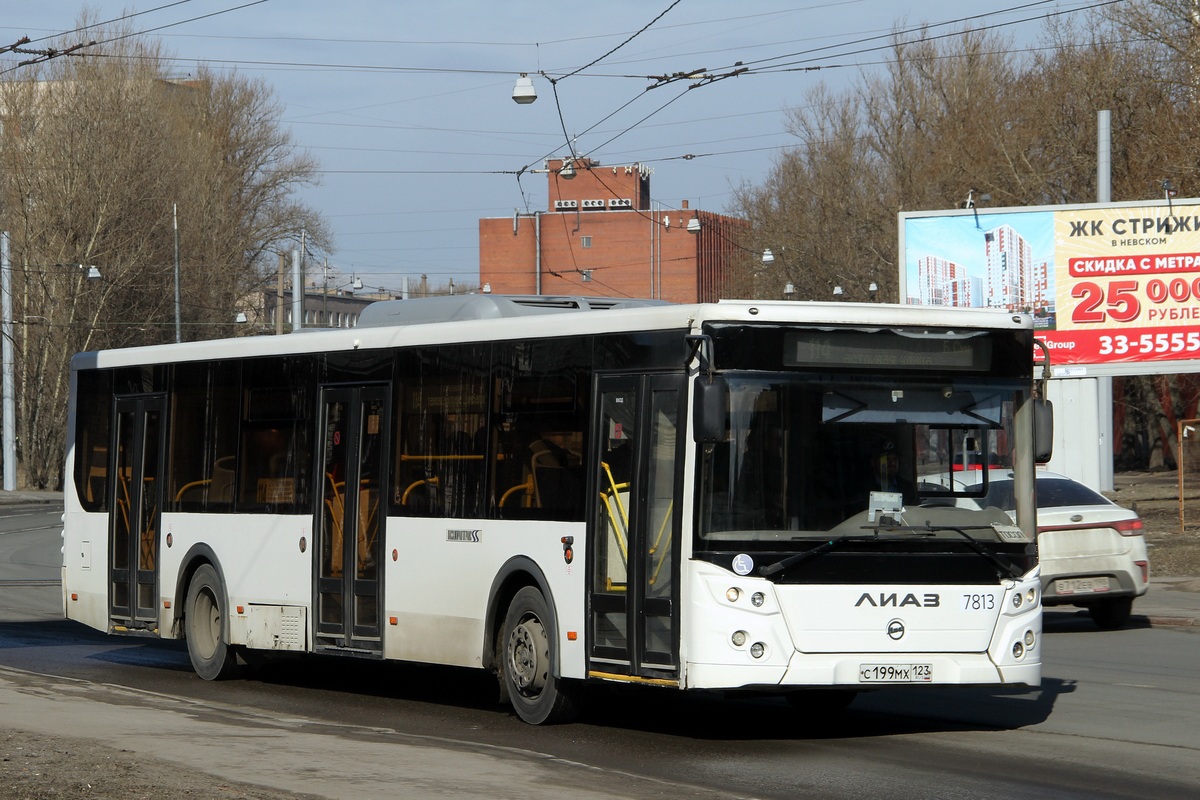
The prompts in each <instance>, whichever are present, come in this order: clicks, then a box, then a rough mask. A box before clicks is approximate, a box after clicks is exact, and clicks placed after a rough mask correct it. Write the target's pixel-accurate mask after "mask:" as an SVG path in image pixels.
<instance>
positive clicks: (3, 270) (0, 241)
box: [0, 231, 17, 492]
mask: <svg viewBox="0 0 1200 800" xmlns="http://www.w3.org/2000/svg"><path fill="white" fill-rule="evenodd" d="M12 313H13V312H12V265H11V264H10V263H9V262H8V231H4V232H3V233H0V315H2V318H3V330H0V337H2V338H3V339H4V343H3V345H2V346H0V349H2V350H3V358H4V365H3V372H4V377H3V381H2V383H3V395H4V398H3V404H4V421H3V426H4V431H3V433H4V491H6V492H11V491H13V490H14V489H16V488H17V426H16V417H17V407H16V398H15V397H14V396H13V395H14V393H15V392H14V388H15V387H14V381H13V318H12Z"/></svg>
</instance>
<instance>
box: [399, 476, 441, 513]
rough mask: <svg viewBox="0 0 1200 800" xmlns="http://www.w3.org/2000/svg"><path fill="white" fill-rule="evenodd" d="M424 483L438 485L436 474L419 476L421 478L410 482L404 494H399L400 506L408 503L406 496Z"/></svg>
mask: <svg viewBox="0 0 1200 800" xmlns="http://www.w3.org/2000/svg"><path fill="white" fill-rule="evenodd" d="M425 484H429V485H430V486H437V485H438V479H437V476H436V475H434V476H433V477H432V478H421V480H419V481H413V482H412V483H410V484H409V486H408V488H407V489H405V490H404V494H403V495H401V496H400V505H402V506H406V505H408V496H409V495H410V494H412V493H413V491H415V490H416V489H417V488H418V487H420V486H424V485H425Z"/></svg>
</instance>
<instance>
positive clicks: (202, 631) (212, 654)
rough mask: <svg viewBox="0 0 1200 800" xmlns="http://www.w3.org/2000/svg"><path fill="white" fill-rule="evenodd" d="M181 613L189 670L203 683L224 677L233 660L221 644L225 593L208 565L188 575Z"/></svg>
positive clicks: (222, 642)
mask: <svg viewBox="0 0 1200 800" xmlns="http://www.w3.org/2000/svg"><path fill="white" fill-rule="evenodd" d="M184 613H185V616H184V618H183V629H184V638H186V639H187V649H188V657H189V658H190V659H191V661H192V669H194V670H195V671H196V674H197V675H199V676H200V677H201V678H203V679H204V680H206V681H215V680H219V679H221V678H228V677H229V676H230V675H232V674H233V671H234V668H235V667H236V666H237V659H236V658H235V657H234V654H233V648H231V647H230V646H229V645H228V644H227V643H226V642H225V638H224V627H225V626H224V623H225V613H226V612H225V593H224V592H223V591H222V588H221V579H220V577H218V575H217V571H216V570H215V569H213V568H212V566H210V565H208V564H204V565H202V566H201V567H200V568H199V569H197V570H196V572H195V574H194V575H192V581H191V583H189V584H188V593H187V603H186V604H185V606H184Z"/></svg>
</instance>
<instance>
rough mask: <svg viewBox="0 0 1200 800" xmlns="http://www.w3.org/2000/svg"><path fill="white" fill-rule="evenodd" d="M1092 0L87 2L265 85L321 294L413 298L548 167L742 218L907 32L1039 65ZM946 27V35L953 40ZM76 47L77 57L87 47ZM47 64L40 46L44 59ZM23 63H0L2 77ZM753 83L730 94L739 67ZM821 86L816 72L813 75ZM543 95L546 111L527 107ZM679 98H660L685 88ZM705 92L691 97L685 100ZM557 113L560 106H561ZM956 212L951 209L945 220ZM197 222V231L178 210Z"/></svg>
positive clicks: (536, 190) (463, 263)
mask: <svg viewBox="0 0 1200 800" xmlns="http://www.w3.org/2000/svg"><path fill="white" fill-rule="evenodd" d="M1094 5H1097V0H1041V1H1040V2H1039V0H973V1H972V2H970V3H963V2H961V0H911V1H910V2H907V3H897V2H895V0H793V1H792V2H782V1H778V0H755V1H754V2H749V3H731V2H728V0H601V1H600V2H563V0H558V1H557V2H546V1H544V0H543V1H542V2H534V0H509V1H508V2H495V1H494V0H474V2H467V1H466V0H443V1H442V2H427V1H426V2H420V3H418V2H410V1H409V0H389V1H387V2H385V0H374V1H373V2H368V0H336V2H331V1H330V0H182V2H177V1H175V0H141V1H140V2H129V0H124V1H123V2H108V0H93V2H90V3H88V4H87V8H88V9H89V10H90V11H91V12H92V13H93V15H94V17H95V18H96V19H98V20H102V21H103V20H111V19H116V18H119V17H121V16H122V15H124V14H128V13H134V12H138V13H137V16H134V17H133V18H132V20H131V24H132V26H133V28H134V30H138V31H147V34H146V35H147V36H153V37H158V38H159V39H161V41H162V42H163V44H164V45H165V47H166V49H167V51H168V53H169V54H171V55H172V57H173V59H174V60H173V61H172V62H171V63H172V65H173V70H174V74H175V76H177V77H180V78H186V77H187V76H188V75H190V74H191V73H192V72H193V71H194V70H195V69H196V66H197V65H198V64H200V63H204V64H207V65H208V66H209V67H210V68H212V69H215V70H221V71H224V70H237V71H238V73H239V74H241V75H243V76H246V77H248V78H253V79H261V80H262V81H264V82H266V84H267V85H268V86H269V87H270V88H271V90H272V91H273V93H274V95H275V98H276V100H277V101H278V102H279V103H280V105H281V107H282V115H281V117H280V123H281V125H282V126H283V127H284V128H285V129H286V130H287V131H288V132H289V133H290V134H291V136H292V139H293V141H294V143H295V144H296V146H297V148H299V149H300V150H302V151H305V152H307V153H309V154H310V155H311V156H313V157H314V158H315V159H316V160H317V161H318V162H319V172H318V179H319V182H320V183H319V185H317V186H313V187H309V188H305V189H303V190H302V191H301V193H300V199H301V200H302V201H303V202H305V203H306V204H308V205H309V206H311V207H312V208H314V209H315V210H316V211H318V212H319V213H320V214H321V215H322V216H323V217H324V218H325V220H326V221H327V222H328V224H329V227H330V229H331V231H332V234H333V243H332V245H331V246H330V248H328V250H310V253H309V258H308V260H307V261H308V269H307V273H308V277H309V279H310V280H312V279H313V278H314V275H315V276H316V278H317V279H318V280H321V279H323V278H324V276H325V270H324V269H323V267H324V264H325V263H326V262H327V263H328V264H329V273H328V274H329V276H330V281H331V283H332V284H333V285H339V284H342V283H349V282H350V281H351V280H352V279H354V278H357V279H359V280H361V281H362V282H363V284H364V285H365V287H366V288H367V289H386V290H392V291H395V290H398V289H399V288H400V286H401V284H402V282H403V280H404V278H405V277H406V276H407V277H408V279H409V280H410V281H416V280H419V279H420V277H421V276H422V275H426V276H428V279H429V282H430V283H431V284H432V285H434V286H436V285H439V284H445V283H446V282H447V281H449V280H451V279H453V280H454V281H455V282H456V283H457V284H459V285H462V284H464V283H465V284H476V283H477V282H478V277H479V246H478V221H479V219H480V218H483V217H511V216H512V215H513V214H514V213H515V212H522V213H525V212H533V211H538V210H546V189H547V181H546V176H545V174H537V173H534V172H529V171H526V172H525V173H524V174H522V175H521V176H520V178H518V176H517V173H518V172H520V171H521V170H522V169H526V170H537V169H543V168H544V160H545V159H546V158H561V157H563V156H567V155H570V154H571V149H572V148H573V150H574V153H575V154H576V155H579V156H587V157H589V158H592V159H593V160H595V161H598V162H600V163H601V164H603V165H624V164H631V163H641V164H645V165H648V166H649V167H650V168H651V169H652V170H653V173H652V177H651V196H652V197H653V198H654V201H655V207H662V208H664V209H675V208H679V207H680V206H681V205H682V202H683V201H684V200H687V201H688V202H689V204H690V206H691V207H692V208H700V209H704V210H708V211H716V212H727V211H729V210H730V204H731V202H732V198H733V191H734V190H735V188H736V187H738V186H740V185H743V184H747V183H748V184H761V183H762V182H763V181H764V180H765V179H766V177H767V176H768V174H769V171H770V169H771V165H772V164H773V163H774V160H775V159H776V158H777V157H778V156H779V154H780V153H781V152H783V151H784V150H785V149H786V148H787V147H789V146H792V145H794V144H795V143H796V139H795V138H794V137H793V136H792V135H791V134H790V133H789V132H788V130H787V110H788V109H791V108H799V107H802V106H803V105H804V104H805V102H806V98H807V96H808V93H809V92H810V91H811V90H812V89H813V88H814V87H816V86H818V85H819V84H820V83H822V82H824V83H825V84H826V85H828V86H829V87H830V88H832V89H834V90H838V91H840V90H843V89H845V88H847V87H848V86H849V85H851V83H852V82H853V81H855V80H856V79H857V78H858V77H859V76H860V75H861V74H863V73H864V72H865V73H871V72H873V71H876V70H881V69H884V68H885V62H886V59H887V57H888V52H887V49H886V45H887V40H888V37H889V35H890V34H891V32H892V31H893V30H895V29H897V28H902V29H907V28H913V27H916V26H918V25H919V24H921V23H929V24H930V25H931V26H935V27H932V28H931V31H932V32H934V33H947V32H951V31H956V30H961V29H962V27H963V26H964V25H965V24H968V22H967V20H968V19H969V24H971V25H973V26H975V27H982V26H998V27H997V28H996V30H997V32H999V33H1002V34H1004V35H1006V36H1008V37H1010V38H1011V39H1012V41H1013V42H1014V48H1020V47H1026V46H1031V45H1033V44H1034V43H1035V42H1036V40H1037V38H1038V35H1039V32H1040V31H1041V30H1042V26H1043V24H1044V20H1043V17H1044V15H1045V14H1047V13H1054V12H1063V11H1067V12H1070V11H1072V10H1076V9H1080V8H1086V7H1089V6H1094ZM5 6H7V7H6V8H4V11H3V14H2V15H0V44H8V43H10V42H13V41H16V40H17V39H19V38H20V37H21V36H28V37H30V39H32V40H34V43H33V44H32V45H31V46H37V40H38V39H41V38H42V37H46V36H50V35H55V34H61V33H65V32H68V31H71V30H73V29H74V28H75V27H76V22H77V20H78V19H79V16H80V12H81V11H82V9H83V7H84V6H83V4H81V3H80V2H78V1H77V0H76V1H74V2H72V1H71V0H37V2H23V3H18V2H16V0H7V2H6V3H5ZM940 23H949V24H946V25H939V24H940ZM84 37H85V34H75V36H74V37H73V38H84ZM42 46H45V45H44V43H43V45H42ZM20 58H24V57H18V56H15V55H13V54H5V55H3V56H0V68H3V67H8V66H11V65H13V64H14V63H15V62H16V61H17V60H19V59H20ZM739 62H741V66H743V67H747V68H748V71H747V72H745V73H743V74H737V75H734V74H732V73H733V72H734V71H735V70H737V69H738V68H739V67H738V63H739ZM815 67H819V68H820V69H812V68H815ZM521 73H526V74H528V75H529V76H530V77H531V78H532V80H533V83H534V87H535V90H536V92H537V95H538V99H537V100H536V102H534V103H532V104H528V105H519V104H517V103H515V102H514V101H513V100H512V91H513V87H514V85H515V83H516V80H517V78H518V76H519V75H520V74H521ZM676 75H679V76H692V75H695V76H699V77H684V78H682V79H674V80H658V78H660V77H669V76H676ZM691 87H694V88H691ZM556 96H557V101H558V102H557V103H556V102H555V100H556ZM948 202H949V203H950V204H951V205H952V203H953V202H954V201H953V200H951V201H948ZM180 213H181V214H183V213H186V212H185V211H184V210H183V209H181V212H180Z"/></svg>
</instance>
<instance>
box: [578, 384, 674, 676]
mask: <svg viewBox="0 0 1200 800" xmlns="http://www.w3.org/2000/svg"><path fill="white" fill-rule="evenodd" d="M683 386H684V383H683V379H682V377H680V376H676V375H657V376H652V375H635V376H624V375H623V376H604V377H600V378H598V380H597V387H596V392H597V395H596V402H595V404H594V408H596V409H598V412H599V413H598V418H597V420H596V425H595V427H594V429H593V437H594V438H593V441H594V442H595V446H594V447H593V448H592V450H591V452H593V453H596V454H597V456H596V459H595V463H593V464H592V465H591V467H592V475H593V476H594V481H595V483H594V484H593V485H594V486H595V487H596V490H597V491H596V492H595V493H593V494H592V497H598V502H595V503H592V504H591V505H592V506H593V507H594V508H593V510H592V511H591V512H590V515H589V520H588V524H589V535H588V539H589V541H590V543H591V551H590V553H589V559H588V563H589V565H590V571H591V575H590V576H589V578H590V579H589V583H590V598H589V599H590V607H591V617H590V626H589V631H588V636H589V643H590V644H589V674H590V675H593V676H596V677H618V678H624V677H628V678H631V679H634V680H639V679H640V680H649V681H665V682H667V683H673V682H676V681H678V679H679V630H678V626H679V589H678V586H679V579H678V576H679V535H680V533H679V512H680V503H679V500H678V498H679V492H680V486H681V482H680V476H679V475H677V470H676V464H677V463H681V461H682V456H681V451H680V449H679V448H680V445H681V444H682V442H681V441H680V437H679V436H678V435H677V427H678V421H679V420H680V419H681V411H680V401H681V399H682V397H683V392H682V389H683Z"/></svg>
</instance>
